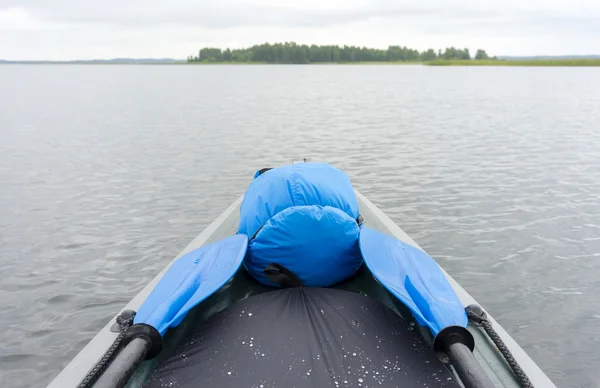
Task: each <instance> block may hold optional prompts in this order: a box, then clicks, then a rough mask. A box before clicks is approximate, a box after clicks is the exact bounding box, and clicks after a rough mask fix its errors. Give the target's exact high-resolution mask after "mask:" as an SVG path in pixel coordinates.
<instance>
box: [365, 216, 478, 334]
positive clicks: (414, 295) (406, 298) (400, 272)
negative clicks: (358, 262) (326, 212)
mask: <svg viewBox="0 0 600 388" xmlns="http://www.w3.org/2000/svg"><path fill="white" fill-rule="evenodd" d="M359 241H360V250H361V253H362V255H363V259H364V260H365V263H366V264H367V267H368V268H369V270H370V271H371V273H372V274H373V276H375V278H376V279H377V280H378V281H379V282H380V283H381V284H382V285H383V286H384V287H385V288H386V289H387V290H388V291H390V292H391V293H392V294H393V295H394V296H395V297H397V298H398V299H400V301H402V302H403V303H404V304H405V305H406V306H407V307H408V308H409V309H410V310H411V311H412V313H413V315H414V316H415V319H416V320H417V322H419V324H421V325H427V326H428V327H429V329H430V330H431V333H432V334H433V336H434V337H435V336H436V335H437V333H439V332H440V331H441V330H442V329H444V328H445V327H448V326H462V327H467V323H468V320H467V314H466V313H465V309H464V307H463V306H462V304H461V303H460V300H459V299H458V297H457V296H456V294H455V293H454V290H453V289H452V286H451V285H450V283H448V280H447V279H446V276H444V273H443V272H442V270H441V268H440V267H439V266H438V264H437V263H436V262H435V261H434V260H433V259H432V258H431V257H429V256H428V255H427V254H426V253H425V252H423V251H421V250H420V249H417V248H415V247H413V246H411V245H408V244H404V243H402V242H401V241H399V240H397V239H395V238H392V237H389V236H387V235H385V234H383V233H380V232H377V231H375V230H372V229H369V228H365V227H363V228H362V229H361V232H360V237H359Z"/></svg>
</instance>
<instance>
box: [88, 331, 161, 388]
mask: <svg viewBox="0 0 600 388" xmlns="http://www.w3.org/2000/svg"><path fill="white" fill-rule="evenodd" d="M149 350H150V342H149V341H147V339H146V338H143V337H142V338H134V339H133V340H131V342H129V343H128V344H127V346H125V347H124V348H123V350H121V352H120V353H119V354H118V355H117V356H116V357H115V359H114V360H113V362H112V363H111V364H110V366H109V367H108V368H107V369H106V370H105V371H104V373H103V374H102V375H101V376H100V378H99V379H98V381H97V382H96V384H95V385H94V388H122V387H124V386H125V384H127V381H128V380H129V378H130V377H131V375H132V374H133V372H134V371H135V369H136V368H137V367H138V365H140V363H141V362H142V361H144V359H145V358H146V355H147V354H148V351H149Z"/></svg>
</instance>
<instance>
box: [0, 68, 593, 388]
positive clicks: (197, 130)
mask: <svg viewBox="0 0 600 388" xmlns="http://www.w3.org/2000/svg"><path fill="white" fill-rule="evenodd" d="M304 157H307V158H309V159H311V160H324V161H328V162H330V163H332V164H334V165H336V166H337V167H340V168H342V169H344V170H345V171H346V172H347V173H348V174H349V175H350V177H351V179H352V180H353V182H354V184H355V186H356V187H357V188H358V189H359V190H361V191H362V192H363V193H364V194H365V195H367V197H369V198H370V199H371V200H372V201H373V202H374V203H375V204H377V205H378V206H380V207H381V208H382V209H383V210H384V211H385V212H387V213H388V214H389V215H390V216H391V218H392V219H393V220H394V221H395V222H397V223H398V224H399V225H400V226H401V227H402V228H403V229H404V230H405V231H406V232H407V233H409V234H410V235H411V236H412V237H413V238H414V239H415V240H416V241H417V242H418V243H419V244H420V245H421V246H423V247H424V248H425V249H426V250H427V251H428V252H429V253H430V254H431V255H432V256H434V257H435V258H436V259H437V260H438V262H439V263H440V264H441V265H442V266H443V267H444V268H445V269H446V270H447V271H448V272H449V273H450V274H451V275H452V276H453V277H455V278H456V279H457V280H458V281H459V282H460V283H461V284H462V285H463V286H464V287H465V288H466V289H467V290H468V291H469V292H471V293H472V294H473V296H474V297H475V298H476V299H478V301H479V302H480V303H482V304H483V305H484V306H485V307H486V308H487V309H488V310H489V311H490V312H491V313H492V314H493V315H494V316H495V317H496V319H497V320H498V321H499V322H500V323H501V324H502V325H503V326H504V327H505V328H506V329H507V331H508V332H509V333H511V334H512V335H513V336H514V338H515V339H516V340H517V341H518V342H519V343H520V344H521V345H522V346H523V347H524V349H525V350H526V351H527V352H528V353H529V354H530V355H531V356H532V357H533V359H534V360H535V361H536V362H537V363H538V364H539V365H540V367H542V369H543V370H544V371H546V373H548V374H549V376H550V377H551V379H552V380H553V381H554V382H555V383H556V384H557V385H559V386H561V387H592V388H596V387H597V385H596V384H597V382H598V381H600V370H599V369H598V365H599V364H600V350H599V349H600V298H599V295H600V69H597V68H460V67H453V68H444V67H442V68H440V67H421V66H116V65H115V66H19V65H15V66H11V65H5V66H1V67H0V273H1V275H2V276H1V277H0V312H1V313H0V386H2V387H11V388H13V387H32V386H43V385H45V384H46V383H48V382H49V381H50V380H51V379H52V378H53V377H54V376H55V375H56V374H57V373H58V372H59V371H60V369H61V368H62V367H63V366H64V365H65V364H67V363H68V362H69V360H70V359H71V358H72V357H73V356H75V355H76V354H77V352H78V351H79V350H80V349H81V348H82V347H83V346H84V345H85V344H86V343H87V342H88V341H89V340H90V339H91V338H92V337H93V336H94V335H95V334H96V332H97V331H98V330H99V329H100V328H101V327H102V326H103V325H104V324H105V323H106V322H107V321H109V320H110V319H111V318H112V316H113V315H114V314H115V313H116V312H118V310H119V309H120V308H121V307H122V306H124V305H125V303H126V302H128V301H129V299H130V298H131V297H132V296H133V295H135V294H136V293H137V292H138V291H139V290H140V289H141V288H142V287H143V286H144V285H145V284H146V283H147V282H148V281H149V280H150V279H151V278H152V277H154V276H155V275H156V273H158V272H159V271H160V270H161V269H162V268H163V266H164V265H166V264H167V263H168V262H169V261H170V260H171V259H172V257H173V256H174V255H176V254H177V253H178V252H179V251H180V250H181V249H182V248H183V247H184V246H185V245H186V244H187V243H188V242H189V241H190V240H191V239H192V238H193V237H195V236H196V235H197V234H198V233H199V232H200V231H202V229H203V228H204V227H205V226H206V225H207V224H208V223H209V222H210V221H211V220H212V219H213V218H214V217H215V216H217V215H218V214H220V213H221V212H222V211H223V210H224V209H225V208H226V207H227V206H228V205H229V204H230V203H231V202H232V201H233V200H234V199H236V198H237V197H238V196H239V195H241V194H242V193H243V191H244V190H245V188H246V187H247V185H248V183H249V182H250V180H251V178H252V175H253V174H254V172H255V171H256V170H257V169H259V168H262V167H268V166H275V165H278V164H284V163H289V162H291V161H293V160H294V159H301V158H304Z"/></svg>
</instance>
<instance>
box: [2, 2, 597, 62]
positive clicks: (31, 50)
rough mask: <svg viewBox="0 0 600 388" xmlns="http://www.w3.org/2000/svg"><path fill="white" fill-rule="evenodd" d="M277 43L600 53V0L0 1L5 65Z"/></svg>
mask: <svg viewBox="0 0 600 388" xmlns="http://www.w3.org/2000/svg"><path fill="white" fill-rule="evenodd" d="M278 41H296V42H298V43H307V44H311V43H315V44H339V45H343V44H348V45H361V46H362V45H364V46H369V47H381V48H384V47H387V46H388V45H391V44H394V45H398V44H399V45H406V46H409V47H413V48H417V49H420V50H423V49H427V48H434V49H438V48H445V47H448V46H457V47H468V48H469V49H471V51H472V52H473V51H474V50H475V49H477V48H484V49H487V51H488V53H489V54H492V55H540V54H600V0H411V1H408V0H295V1H286V0H0V59H13V60H14V59H50V60H64V59H92V58H113V57H136V58H141V57H155V58H157V57H173V58H186V57H187V56H188V55H192V54H195V53H196V52H197V50H198V48H200V47H202V46H215V47H222V48H225V47H230V48H235V47H244V46H249V45H252V44H255V43H262V42H278Z"/></svg>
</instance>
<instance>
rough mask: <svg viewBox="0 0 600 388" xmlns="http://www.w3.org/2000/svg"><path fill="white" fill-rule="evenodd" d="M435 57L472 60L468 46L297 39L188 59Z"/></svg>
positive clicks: (317, 60)
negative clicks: (310, 42)
mask: <svg viewBox="0 0 600 388" xmlns="http://www.w3.org/2000/svg"><path fill="white" fill-rule="evenodd" d="M436 59H463V60H470V59H471V54H470V52H469V49H468V48H464V49H457V48H455V47H448V48H446V49H445V50H444V51H442V50H438V51H437V52H436V51H435V50H433V49H429V50H426V51H421V52H419V51H418V50H415V49H411V48H408V47H406V46H389V47H388V48H387V49H386V50H382V49H374V48H367V47H357V46H343V47H340V46H317V45H310V46H308V45H305V44H302V45H301V44H296V43H294V42H286V43H275V44H269V43H264V44H260V45H254V46H252V47H249V48H242V49H233V50H230V49H225V50H221V49H220V48H211V47H206V48H202V49H200V51H199V52H198V55H197V56H189V57H188V59H187V60H188V62H262V63H296V64H305V63H336V62H342V63H343V62H422V61H434V60H436ZM475 59H495V58H490V57H489V56H488V55H487V53H486V52H485V50H481V49H479V50H477V52H476V54H475Z"/></svg>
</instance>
